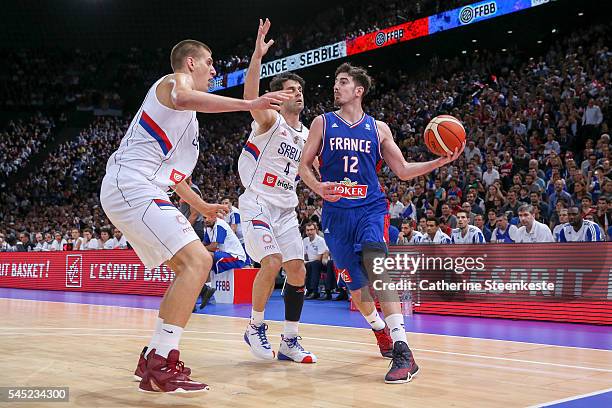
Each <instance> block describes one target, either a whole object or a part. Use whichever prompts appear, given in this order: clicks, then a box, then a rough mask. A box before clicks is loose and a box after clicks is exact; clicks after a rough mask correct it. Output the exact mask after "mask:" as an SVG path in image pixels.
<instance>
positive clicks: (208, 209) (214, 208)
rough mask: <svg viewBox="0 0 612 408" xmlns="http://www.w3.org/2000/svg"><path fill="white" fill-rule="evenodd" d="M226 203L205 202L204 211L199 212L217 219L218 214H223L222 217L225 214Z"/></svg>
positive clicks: (207, 217) (211, 218) (226, 211)
mask: <svg viewBox="0 0 612 408" xmlns="http://www.w3.org/2000/svg"><path fill="white" fill-rule="evenodd" d="M227 213H228V210H227V205H224V204H208V203H207V204H205V207H204V211H202V212H201V214H202V215H203V216H204V217H205V218H206V219H209V220H215V219H217V216H218V215H221V214H222V215H223V216H224V217H225V216H226V215H227Z"/></svg>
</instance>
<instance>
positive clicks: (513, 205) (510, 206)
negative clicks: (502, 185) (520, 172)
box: [502, 190, 524, 216]
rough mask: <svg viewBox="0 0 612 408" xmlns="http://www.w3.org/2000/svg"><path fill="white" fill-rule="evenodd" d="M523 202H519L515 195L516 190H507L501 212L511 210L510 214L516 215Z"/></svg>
mask: <svg viewBox="0 0 612 408" xmlns="http://www.w3.org/2000/svg"><path fill="white" fill-rule="evenodd" d="M523 204H524V203H521V202H520V201H518V199H517V197H516V191H514V190H510V191H508V195H507V196H506V205H504V206H503V207H502V211H503V212H508V211H511V212H512V214H514V216H516V215H517V214H518V209H519V207H520V206H521V205H523Z"/></svg>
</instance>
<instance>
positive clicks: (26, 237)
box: [15, 232, 34, 252]
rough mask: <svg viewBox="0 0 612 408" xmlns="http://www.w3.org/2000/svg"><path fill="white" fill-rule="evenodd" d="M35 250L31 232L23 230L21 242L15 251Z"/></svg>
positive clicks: (20, 237) (20, 235) (20, 236)
mask: <svg viewBox="0 0 612 408" xmlns="http://www.w3.org/2000/svg"><path fill="white" fill-rule="evenodd" d="M33 250H34V244H33V243H32V242H31V241H30V234H29V233H28V232H22V233H20V234H19V242H17V245H15V252H30V251H33Z"/></svg>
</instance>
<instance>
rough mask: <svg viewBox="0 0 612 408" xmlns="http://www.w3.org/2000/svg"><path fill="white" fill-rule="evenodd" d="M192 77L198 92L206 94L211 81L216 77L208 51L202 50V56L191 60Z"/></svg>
mask: <svg viewBox="0 0 612 408" xmlns="http://www.w3.org/2000/svg"><path fill="white" fill-rule="evenodd" d="M192 67H193V68H192V69H193V71H192V77H193V80H194V82H195V87H196V89H197V90H198V91H202V92H208V89H209V88H210V85H211V81H212V79H213V78H214V77H215V75H217V71H215V67H214V66H213V59H212V55H211V54H210V52H209V51H208V50H203V51H202V55H200V56H199V57H198V58H194V59H193V65H192Z"/></svg>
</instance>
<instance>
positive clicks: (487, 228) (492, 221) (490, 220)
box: [482, 208, 497, 242]
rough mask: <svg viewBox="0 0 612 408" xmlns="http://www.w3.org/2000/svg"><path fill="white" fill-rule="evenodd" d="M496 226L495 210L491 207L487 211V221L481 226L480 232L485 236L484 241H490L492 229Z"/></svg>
mask: <svg viewBox="0 0 612 408" xmlns="http://www.w3.org/2000/svg"><path fill="white" fill-rule="evenodd" d="M496 227H497V212H496V211H495V209H493V208H491V209H490V210H488V211H487V222H486V223H485V224H484V228H482V233H483V235H484V237H485V241H487V242H491V239H492V236H491V235H492V234H493V230H494V229H495V228H496Z"/></svg>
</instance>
